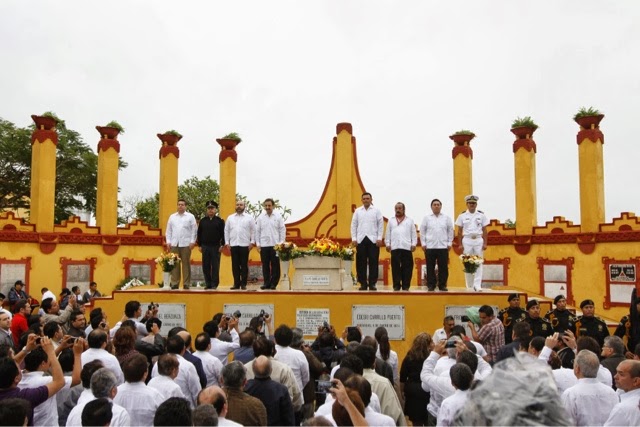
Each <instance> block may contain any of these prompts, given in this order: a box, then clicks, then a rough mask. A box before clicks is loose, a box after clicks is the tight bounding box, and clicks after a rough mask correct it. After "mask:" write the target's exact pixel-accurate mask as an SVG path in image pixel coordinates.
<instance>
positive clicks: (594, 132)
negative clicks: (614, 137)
mask: <svg viewBox="0 0 640 427" xmlns="http://www.w3.org/2000/svg"><path fill="white" fill-rule="evenodd" d="M576 139H577V142H578V145H580V144H582V142H583V141H585V140H587V139H588V140H589V141H591V142H594V143H595V142H598V141H600V143H602V144H604V134H603V133H602V132H600V129H582V130H580V132H578V136H577V137H576Z"/></svg>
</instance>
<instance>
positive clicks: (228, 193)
mask: <svg viewBox="0 0 640 427" xmlns="http://www.w3.org/2000/svg"><path fill="white" fill-rule="evenodd" d="M216 141H217V142H218V144H220V147H221V149H220V154H219V156H218V160H219V162H220V201H219V202H218V205H219V207H220V218H223V219H225V220H226V219H227V217H228V216H229V215H231V214H232V213H234V212H235V210H236V185H237V183H236V164H237V163H238V152H237V151H236V145H238V144H239V143H240V141H238V140H237V139H230V138H219V139H216Z"/></svg>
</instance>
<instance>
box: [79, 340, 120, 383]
mask: <svg viewBox="0 0 640 427" xmlns="http://www.w3.org/2000/svg"><path fill="white" fill-rule="evenodd" d="M80 360H81V361H82V367H84V365H86V364H87V363H89V362H91V361H93V360H100V361H101V362H102V363H103V364H104V367H105V368H108V369H109V370H110V371H111V372H113V374H114V375H115V376H116V379H117V380H118V384H122V383H123V382H124V374H123V373H122V369H121V368H120V362H118V359H116V357H115V356H114V355H113V354H111V353H109V352H108V351H107V350H104V349H102V348H90V349H88V350H86V351H85V352H84V353H82V355H81V356H80Z"/></svg>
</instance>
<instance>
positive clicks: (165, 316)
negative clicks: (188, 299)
mask: <svg viewBox="0 0 640 427" xmlns="http://www.w3.org/2000/svg"><path fill="white" fill-rule="evenodd" d="M140 304H142V311H143V312H146V311H147V308H148V306H149V304H151V302H141V303H140ZM158 319H160V320H162V328H160V335H162V336H164V337H166V336H167V334H168V333H169V331H170V330H171V329H172V328H175V327H176V326H180V327H182V328H185V329H186V328H187V306H186V304H164V303H163V304H160V305H159V307H158Z"/></svg>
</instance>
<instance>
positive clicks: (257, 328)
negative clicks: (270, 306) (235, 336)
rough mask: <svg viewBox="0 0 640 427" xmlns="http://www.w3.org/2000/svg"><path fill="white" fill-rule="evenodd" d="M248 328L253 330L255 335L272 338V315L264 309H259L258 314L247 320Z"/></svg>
mask: <svg viewBox="0 0 640 427" xmlns="http://www.w3.org/2000/svg"><path fill="white" fill-rule="evenodd" d="M249 328H250V329H251V330H253V331H254V332H255V334H256V336H264V337H267V338H269V339H270V340H273V339H274V338H273V335H272V334H273V316H271V315H270V314H269V313H267V312H265V311H264V310H260V314H258V315H257V316H256V317H252V318H251V321H249Z"/></svg>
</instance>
